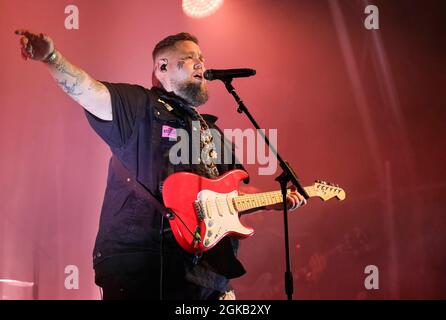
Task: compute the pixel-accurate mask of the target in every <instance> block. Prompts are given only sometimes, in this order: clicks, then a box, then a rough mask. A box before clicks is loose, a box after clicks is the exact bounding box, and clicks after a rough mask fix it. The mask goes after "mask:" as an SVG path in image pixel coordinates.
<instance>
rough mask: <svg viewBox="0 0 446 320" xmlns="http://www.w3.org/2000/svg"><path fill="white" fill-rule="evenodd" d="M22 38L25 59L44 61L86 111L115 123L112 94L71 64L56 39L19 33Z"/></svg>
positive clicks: (29, 33) (60, 84)
mask: <svg viewBox="0 0 446 320" xmlns="http://www.w3.org/2000/svg"><path fill="white" fill-rule="evenodd" d="M15 33H16V34H18V35H21V36H22V37H21V38H20V45H21V52H22V57H23V59H25V60H28V59H32V60H36V61H42V62H44V64H45V65H46V66H47V68H48V70H49V72H50V73H51V75H52V76H53V78H54V80H56V82H57V84H58V85H59V86H60V87H61V88H62V89H63V90H64V91H65V93H67V94H68V95H69V96H70V97H71V98H73V99H74V100H75V101H76V102H78V103H79V104H80V105H81V106H82V107H83V108H85V109H86V110H88V111H89V112H90V113H92V114H94V115H95V116H96V117H98V118H100V119H102V120H112V119H113V116H112V106H111V98H110V93H109V91H108V90H107V88H106V87H105V86H104V85H103V84H102V83H100V82H99V81H97V80H95V79H93V78H92V77H91V76H90V75H89V74H88V73H86V72H85V71H84V70H82V69H81V68H78V67H76V66H75V65H73V64H71V63H70V62H69V61H68V60H67V59H66V58H65V57H64V56H63V55H62V54H61V53H60V52H59V51H57V50H56V49H55V48H54V42H53V40H52V39H51V38H50V37H49V36H47V35H44V34H42V33H40V34H35V33H32V32H30V31H28V30H16V32H15Z"/></svg>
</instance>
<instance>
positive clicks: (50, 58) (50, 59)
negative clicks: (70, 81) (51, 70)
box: [43, 49, 57, 64]
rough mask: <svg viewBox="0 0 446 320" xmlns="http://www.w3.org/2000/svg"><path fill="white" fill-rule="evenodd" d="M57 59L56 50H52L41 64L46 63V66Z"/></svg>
mask: <svg viewBox="0 0 446 320" xmlns="http://www.w3.org/2000/svg"><path fill="white" fill-rule="evenodd" d="M56 58H57V52H56V49H54V50H53V52H51V53H50V54H49V55H48V57H46V59H44V60H43V62H45V63H48V64H53V63H54V61H56Z"/></svg>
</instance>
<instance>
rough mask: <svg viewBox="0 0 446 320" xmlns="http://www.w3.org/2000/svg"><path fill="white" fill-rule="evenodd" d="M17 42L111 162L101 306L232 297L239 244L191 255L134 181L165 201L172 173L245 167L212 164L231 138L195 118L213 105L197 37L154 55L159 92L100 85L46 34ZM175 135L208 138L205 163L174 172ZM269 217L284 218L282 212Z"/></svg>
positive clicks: (170, 40) (292, 202)
mask: <svg viewBox="0 0 446 320" xmlns="http://www.w3.org/2000/svg"><path fill="white" fill-rule="evenodd" d="M16 34H18V35H21V39H20V45H21V54H22V57H23V58H24V59H25V60H28V59H32V60H36V61H42V62H43V65H44V66H45V67H46V68H47V69H48V71H49V72H50V73H51V75H52V76H53V78H54V79H55V80H56V82H57V83H58V85H59V86H60V87H61V88H62V89H63V90H64V91H65V92H66V93H67V94H68V95H69V96H70V97H72V98H73V99H74V100H75V101H76V102H78V103H79V104H80V105H81V106H82V107H83V108H84V109H85V114H86V117H87V119H88V122H89V123H90V125H91V126H92V128H93V129H94V130H95V131H96V132H97V134H98V135H99V136H100V137H101V138H102V139H103V140H104V141H105V142H106V143H107V144H108V145H109V147H110V149H111V152H112V155H113V156H112V159H111V161H110V164H109V171H108V179H107V187H106V190H105V196H104V202H103V206H102V211H101V217H100V224H99V231H98V234H97V238H96V243H95V247H94V251H93V266H94V270H95V275H96V276H95V282H96V284H97V285H98V286H100V287H101V288H102V290H103V298H104V299H160V298H161V299H203V300H204V299H234V298H235V295H234V292H233V290H232V287H231V285H230V282H229V281H230V279H233V278H236V277H240V276H241V275H243V274H244V273H245V270H244V268H243V266H242V265H241V263H240V262H239V261H238V260H237V258H236V254H237V249H238V241H237V240H236V239H234V238H231V237H225V238H223V239H222V240H221V241H220V242H219V243H218V244H217V245H216V246H215V247H213V248H212V249H211V250H209V251H206V252H205V253H204V254H203V255H201V256H196V255H192V254H189V253H187V252H186V251H185V250H183V249H182V248H181V247H180V246H179V245H178V244H177V242H176V241H175V238H174V237H173V234H172V231H171V230H170V228H169V226H168V224H165V223H164V221H163V219H162V214H163V213H162V212H160V210H159V209H157V208H156V206H154V205H153V202H152V201H151V200H150V199H148V198H147V197H144V196H141V193H140V192H138V191H137V190H135V184H134V183H132V182H133V181H132V179H130V177H135V178H136V180H137V182H138V183H139V184H140V185H142V186H143V187H144V188H145V189H146V190H148V191H149V192H150V193H151V194H152V195H154V196H155V198H157V199H158V200H159V201H160V202H161V203H162V193H161V192H162V185H163V181H164V180H165V179H166V178H167V177H168V176H169V175H171V174H173V173H176V172H181V171H188V172H193V173H195V174H198V175H201V176H204V177H207V178H210V179H213V178H216V177H218V176H219V175H222V174H223V173H225V172H227V171H229V170H232V169H235V168H240V167H241V166H240V165H236V164H235V161H232V163H231V164H220V163H217V161H214V160H215V158H216V153H217V150H215V149H216V148H215V144H216V142H217V141H218V142H219V143H221V144H220V145H224V143H222V141H223V139H224V138H223V136H222V135H219V136H216V134H215V132H216V131H215V130H210V129H217V130H218V128H217V127H216V126H215V121H216V117H215V116H211V115H200V114H199V113H198V111H197V110H196V108H197V107H198V106H200V105H202V104H204V103H206V101H207V100H208V91H207V85H206V80H205V79H204V77H203V73H204V71H205V67H204V58H203V55H202V53H201V50H200V47H199V46H198V40H197V38H196V37H194V36H193V35H190V34H188V33H179V34H176V35H171V36H168V37H166V38H165V39H163V40H161V41H160V42H159V43H158V44H157V45H156V46H155V48H154V50H153V73H152V82H153V87H152V88H151V89H146V88H144V87H142V86H139V85H131V84H124V83H119V84H116V83H108V82H103V81H97V80H95V79H93V78H92V77H91V76H90V75H89V74H87V73H86V72H85V71H84V70H82V69H80V68H78V67H76V66H74V65H73V64H71V63H70V62H69V61H68V60H67V59H66V58H65V57H64V56H63V55H62V54H61V53H60V52H59V51H58V50H56V49H55V47H54V42H53V41H52V39H51V38H50V37H48V36H47V35H44V34H35V33H32V32H30V31H27V30H17V31H16ZM166 128H167V129H169V130H166ZM171 129H183V130H186V131H187V132H188V133H189V134H192V132H194V131H198V132H200V133H201V135H200V136H201V143H200V148H201V149H203V148H207V149H208V150H209V152H206V153H205V154H206V155H207V157H206V159H199V160H200V161H192V160H191V159H189V160H190V161H188V162H187V163H179V164H172V162H171V161H169V150H170V148H171V147H172V146H173V145H174V144H175V140H174V139H172V134H171V133H172V130H171ZM211 131H212V133H211ZM225 151H226V152H233V150H229V151H228V150H225ZM222 152H223V151H222ZM190 154H192V153H190ZM200 154H201V153H200ZM219 156H221V155H219ZM231 157H232V158H233V159H234V158H235V156H234V155H233V154H232V155H231ZM225 159H226V158H225ZM123 168H125V169H123ZM126 170H127V171H128V174H126ZM123 172H124V173H123ZM305 203H306V201H305V199H304V197H303V196H302V195H300V194H299V193H297V192H296V191H293V192H292V193H291V194H290V195H289V196H288V199H287V204H288V207H289V208H290V209H295V208H297V207H299V206H301V205H304V204H305ZM266 209H276V210H280V209H281V205H275V206H271V207H268V208H266ZM161 243H162V244H163V245H162V246H161Z"/></svg>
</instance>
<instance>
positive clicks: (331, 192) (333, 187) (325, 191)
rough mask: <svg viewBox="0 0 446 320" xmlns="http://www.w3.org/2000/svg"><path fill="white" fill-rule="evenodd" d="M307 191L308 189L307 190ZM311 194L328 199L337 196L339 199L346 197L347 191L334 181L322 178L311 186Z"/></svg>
mask: <svg viewBox="0 0 446 320" xmlns="http://www.w3.org/2000/svg"><path fill="white" fill-rule="evenodd" d="M306 191H307V190H306ZM309 195H310V196H312V197H314V196H316V197H320V198H321V199H322V200H324V201H327V200H330V199H331V198H334V197H336V198H337V199H338V200H344V199H345V191H344V190H343V189H342V188H341V187H339V185H337V184H334V183H328V182H326V181H322V180H316V181H315V182H314V184H313V185H312V186H311V191H309Z"/></svg>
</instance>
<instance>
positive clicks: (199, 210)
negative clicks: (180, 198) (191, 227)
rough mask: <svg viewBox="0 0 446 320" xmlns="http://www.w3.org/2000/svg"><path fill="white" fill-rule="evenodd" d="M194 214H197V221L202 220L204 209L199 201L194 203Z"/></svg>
mask: <svg viewBox="0 0 446 320" xmlns="http://www.w3.org/2000/svg"><path fill="white" fill-rule="evenodd" d="M194 207H195V212H196V213H197V217H198V220H200V221H203V220H204V208H203V204H202V203H201V201H199V200H197V201H195V202H194Z"/></svg>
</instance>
